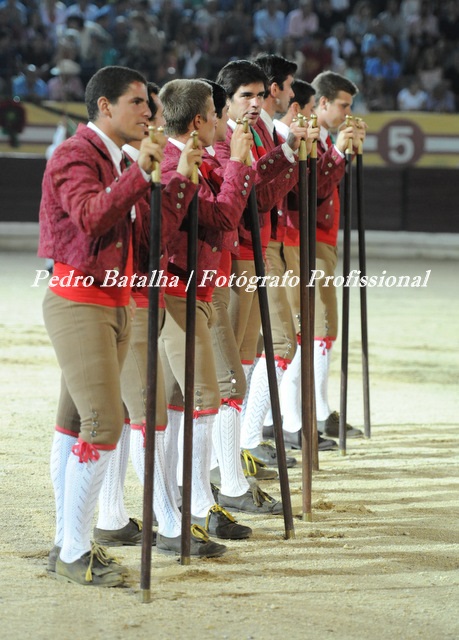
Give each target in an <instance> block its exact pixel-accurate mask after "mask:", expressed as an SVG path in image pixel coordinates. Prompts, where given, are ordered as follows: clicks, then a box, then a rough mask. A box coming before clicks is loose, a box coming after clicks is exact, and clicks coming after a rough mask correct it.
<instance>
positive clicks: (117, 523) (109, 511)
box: [97, 423, 131, 531]
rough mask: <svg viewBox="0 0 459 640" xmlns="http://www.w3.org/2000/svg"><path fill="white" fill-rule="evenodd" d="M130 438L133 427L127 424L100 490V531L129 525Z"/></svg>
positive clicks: (98, 521) (98, 524)
mask: <svg viewBox="0 0 459 640" xmlns="http://www.w3.org/2000/svg"><path fill="white" fill-rule="evenodd" d="M130 437H131V426H130V425H129V424H128V423H127V424H124V425H123V429H122V431H121V436H120V439H119V440H118V444H117V445H116V449H115V451H114V452H113V455H112V456H111V458H110V463H109V465H108V469H107V473H106V474H105V478H104V481H103V483H102V487H101V490H100V495H99V517H98V520H97V528H98V529H108V530H110V531H116V530H117V529H122V528H123V527H125V526H126V525H127V524H128V523H129V516H128V513H127V511H126V507H125V506H124V480H125V478H126V470H127V465H128V462H129V443H130Z"/></svg>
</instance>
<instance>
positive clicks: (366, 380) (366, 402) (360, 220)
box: [355, 118, 371, 438]
mask: <svg viewBox="0 0 459 640" xmlns="http://www.w3.org/2000/svg"><path fill="white" fill-rule="evenodd" d="M355 121H356V123H357V127H358V126H361V125H360V124H359V123H360V122H361V121H362V120H361V118H355ZM356 162H357V165H356V177H357V229H358V234H359V269H360V277H366V275H367V261H366V249H365V219H364V208H363V144H362V142H359V146H358V150H357V160H356ZM360 326H361V336H362V375H363V413H364V430H365V437H366V438H371V418H370V367H369V361H368V316H367V288H366V287H360Z"/></svg>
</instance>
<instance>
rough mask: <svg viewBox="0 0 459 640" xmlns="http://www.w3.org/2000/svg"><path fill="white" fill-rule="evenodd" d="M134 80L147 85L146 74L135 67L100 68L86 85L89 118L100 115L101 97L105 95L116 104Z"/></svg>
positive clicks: (92, 118) (94, 118) (93, 118)
mask: <svg viewBox="0 0 459 640" xmlns="http://www.w3.org/2000/svg"><path fill="white" fill-rule="evenodd" d="M133 82H141V83H142V84H144V85H145V86H146V85H147V81H146V79H145V78H144V76H143V75H142V74H141V73H139V72H138V71H135V70H134V69H129V68H128V67H118V66H111V67H103V68H102V69H99V71H97V72H96V73H95V74H94V75H93V76H92V78H91V79H90V80H89V82H88V84H87V86H86V92H85V97H84V99H85V103H86V109H87V111H88V118H89V120H96V118H97V117H98V115H99V107H98V106H97V101H98V100H99V98H101V97H105V98H107V100H109V101H110V102H111V103H112V104H116V103H117V102H118V99H119V98H120V97H121V96H122V95H124V94H125V93H126V91H127V90H128V87H129V85H130V84H132V83H133Z"/></svg>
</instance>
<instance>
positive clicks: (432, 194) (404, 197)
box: [0, 156, 459, 233]
mask: <svg viewBox="0 0 459 640" xmlns="http://www.w3.org/2000/svg"><path fill="white" fill-rule="evenodd" d="M45 162H46V161H45V160H44V158H30V157H26V158H20V157H11V156H10V157H0V197H1V207H0V222H37V220H38V210H39V205H40V195H41V181H42V177H43V172H44V169H45ZM353 175H354V182H355V170H354V172H353ZM458 186H459V172H458V170H457V169H437V168H429V169H427V168H415V167H407V168H392V167H391V168H379V167H365V168H364V210H365V222H366V228H367V229H369V230H379V231H423V232H435V233H459V215H458V214H457V207H458V203H459V188H458ZM353 202H354V205H355V203H356V198H355V192H354V197H353ZM354 218H355V216H354ZM353 227H354V228H355V227H356V221H355V220H354V223H353Z"/></svg>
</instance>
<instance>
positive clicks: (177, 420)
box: [164, 409, 183, 506]
mask: <svg viewBox="0 0 459 640" xmlns="http://www.w3.org/2000/svg"><path fill="white" fill-rule="evenodd" d="M182 424H183V411H176V410H175V409H168V410H167V429H166V432H165V436H164V451H165V456H166V464H167V481H168V485H169V487H170V488H171V491H172V495H174V496H175V502H176V504H177V505H178V506H180V505H181V504H182V497H181V495H180V491H179V486H178V482H177V470H178V462H179V434H180V426H181V425H182ZM180 477H181V472H180Z"/></svg>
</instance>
